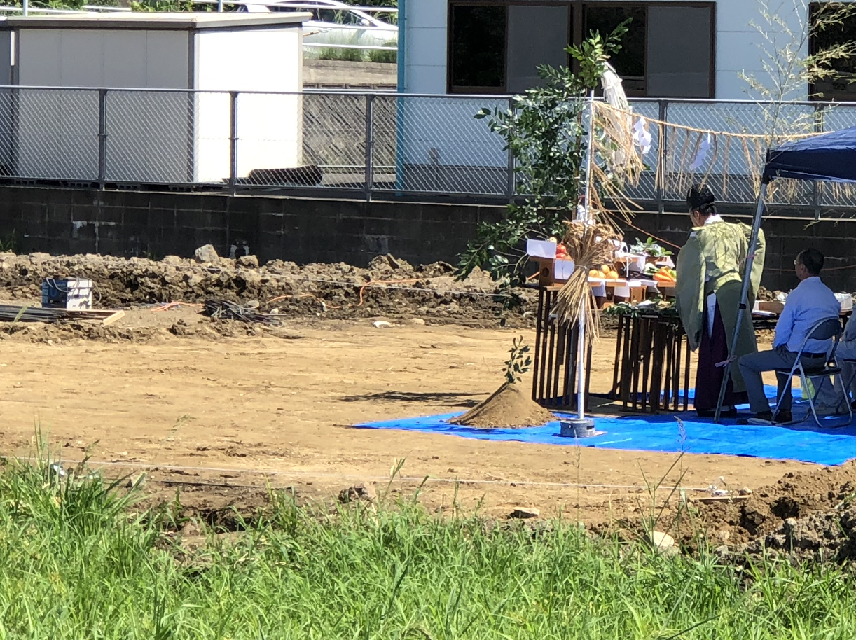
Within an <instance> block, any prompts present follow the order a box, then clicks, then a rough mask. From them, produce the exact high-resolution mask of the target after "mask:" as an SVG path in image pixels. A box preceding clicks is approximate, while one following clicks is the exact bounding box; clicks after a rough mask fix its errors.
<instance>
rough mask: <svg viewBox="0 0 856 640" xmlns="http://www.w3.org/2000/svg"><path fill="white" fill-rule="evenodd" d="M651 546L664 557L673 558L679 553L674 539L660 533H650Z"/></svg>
mask: <svg viewBox="0 0 856 640" xmlns="http://www.w3.org/2000/svg"><path fill="white" fill-rule="evenodd" d="M651 544H652V546H653V547H654V549H656V550H657V551H658V552H660V553H662V554H663V555H664V556H666V557H669V558H671V557H674V556H676V555H678V553H680V551H679V550H678V545H677V543H676V542H675V539H674V538H673V537H672V536H670V535H669V534H668V533H663V532H662V531H652V532H651Z"/></svg>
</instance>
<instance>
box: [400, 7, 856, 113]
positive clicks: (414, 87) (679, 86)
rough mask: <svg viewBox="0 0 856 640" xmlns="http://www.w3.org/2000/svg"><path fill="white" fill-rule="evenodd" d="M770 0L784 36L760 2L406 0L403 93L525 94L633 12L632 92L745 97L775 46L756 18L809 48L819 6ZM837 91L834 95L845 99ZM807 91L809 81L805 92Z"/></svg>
mask: <svg viewBox="0 0 856 640" xmlns="http://www.w3.org/2000/svg"><path fill="white" fill-rule="evenodd" d="M768 1H769V6H770V12H769V13H772V14H775V17H776V19H781V20H783V21H784V23H785V24H786V25H787V28H788V29H789V30H790V31H791V32H792V33H793V34H795V37H793V38H790V37H785V35H784V34H781V33H779V34H776V33H775V31H776V30H777V28H776V27H775V25H770V24H769V21H768V20H765V18H764V17H763V15H762V11H761V5H760V3H759V2H758V0H711V1H706V2H687V1H684V0H660V1H657V2H646V1H636V2H626V1H624V0H621V1H618V0H601V1H600V2H584V1H580V0H557V1H550V2H544V1H541V0H399V8H400V12H401V13H400V22H401V34H402V35H401V38H400V41H401V44H400V47H401V54H400V59H399V64H400V65H401V68H400V71H399V74H400V77H399V89H400V90H403V91H405V92H407V93H429V94H454V93H469V94H472V93H486V94H505V93H515V92H520V91H522V90H523V89H525V88H527V87H530V86H532V85H533V84H534V83H535V82H536V81H537V75H536V71H535V66H536V65H537V64H540V63H549V64H552V65H554V66H555V65H560V64H565V65H567V64H568V59H567V55H566V54H565V53H564V51H563V49H564V47H565V46H566V45H567V43H571V42H575V43H578V42H580V40H581V39H582V38H583V37H584V34H588V33H589V31H590V30H592V29H599V30H601V31H604V32H608V31H611V29H612V28H613V27H614V26H615V25H616V24H618V23H619V22H621V21H622V20H624V19H626V18H632V22H631V24H630V31H629V33H628V36H627V37H626V38H625V45H624V48H623V50H622V51H621V52H620V53H619V54H618V55H617V56H616V57H615V60H614V63H615V66H616V67H617V69H618V71H619V73H620V74H621V75H622V76H623V77H624V78H625V88H626V89H627V92H628V95H630V96H637V97H657V98H717V99H720V100H737V99H745V98H747V97H750V96H749V94H748V88H749V87H748V85H747V83H746V82H745V81H744V80H743V79H742V78H741V74H742V73H747V74H749V75H754V76H756V77H757V78H758V79H761V80H763V79H764V78H765V77H767V74H766V72H765V71H764V63H763V59H764V57H765V55H766V54H765V53H764V51H763V50H764V49H767V50H769V49H770V44H769V43H767V42H765V41H764V38H763V37H762V36H761V35H760V34H759V31H758V29H757V28H756V27H755V26H753V23H755V24H757V25H760V26H762V27H763V28H764V30H765V31H768V33H770V34H771V36H772V38H773V39H777V40H776V42H775V44H776V45H777V46H778V47H783V46H784V45H785V44H790V45H793V44H796V46H797V47H800V45H802V46H801V47H800V48H801V49H802V51H803V53H805V51H806V46H807V45H808V44H809V43H808V42H806V40H807V39H806V38H804V37H803V34H802V32H804V31H805V30H806V28H805V27H806V25H807V24H808V17H809V11H810V7H809V5H810V4H811V5H814V4H817V3H810V2H809V1H808V0H768ZM800 38H801V39H802V40H803V42H799V41H798V40H799V39H800ZM788 40H790V42H787V41H788ZM829 89H831V88H828V89H827V91H826V94H827V97H836V98H837V99H839V100H841V99H842V96H841V95H832V94H834V93H835V92H834V91H829ZM838 93H839V94H840V93H841V92H838ZM851 93H852V94H853V95H854V96H856V92H851ZM807 96H808V87H805V90H804V91H803V92H802V96H798V97H802V98H806V97H807ZM851 99H853V98H851Z"/></svg>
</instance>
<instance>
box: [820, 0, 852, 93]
mask: <svg viewBox="0 0 856 640" xmlns="http://www.w3.org/2000/svg"><path fill="white" fill-rule="evenodd" d="M824 4H828V3H819V2H812V3H811V5H810V8H809V11H810V15H811V24H812V25H815V24H816V21H817V20H818V13H819V12H820V11H821V9H822V5H824ZM830 8H831V9H832V10H833V11H834V5H833V6H832V7H830ZM828 12H829V9H827V15H829V13H828ZM820 15H821V16H822V15H823V14H822V13H821V14H820ZM821 19H822V18H821ZM854 41H856V16H854V15H850V16H848V17H847V18H845V19H844V20H842V21H841V22H840V23H839V24H830V25H828V26H825V27H824V29H823V30H822V31H821V30H817V29H815V28H814V27H813V28H812V30H811V33H810V37H809V51H810V52H811V54H816V53H818V52H820V51H826V50H829V49H831V48H832V47H835V46H838V45H841V44H847V43H849V42H854ZM827 67H828V68H830V69H832V70H833V71H835V75H834V76H831V77H829V78H824V79H823V80H821V81H818V82H816V83H815V84H814V85H813V86H811V87H809V94H811V97H812V98H813V99H816V100H838V101H839V102H853V101H856V57H850V58H842V59H840V60H832V61H830V63H829V64H828V65H827Z"/></svg>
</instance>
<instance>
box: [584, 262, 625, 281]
mask: <svg viewBox="0 0 856 640" xmlns="http://www.w3.org/2000/svg"><path fill="white" fill-rule="evenodd" d="M620 277H621V276H620V275H618V271H616V270H615V269H614V268H613V267H612V265H608V264H604V265H601V268H600V269H592V270H591V271H589V278H602V279H603V280H617V279H618V278H620Z"/></svg>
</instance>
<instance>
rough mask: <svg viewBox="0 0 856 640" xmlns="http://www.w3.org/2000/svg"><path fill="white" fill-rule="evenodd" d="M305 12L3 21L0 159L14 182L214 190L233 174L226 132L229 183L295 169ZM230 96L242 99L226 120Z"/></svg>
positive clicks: (83, 16) (298, 158)
mask: <svg viewBox="0 0 856 640" xmlns="http://www.w3.org/2000/svg"><path fill="white" fill-rule="evenodd" d="M309 17H310V14H308V13H270V14H249V13H228V14H224V13H120V14H115V13H108V14H97V13H89V14H62V15H39V16H28V17H14V18H9V19H8V20H6V21H5V22H4V23H3V24H4V25H5V29H4V30H2V32H0V51H5V50H6V49H7V47H10V50H11V51H12V56H11V65H9V61H7V60H0V77H2V76H6V75H9V76H10V78H9V80H3V84H9V83H10V82H11V84H12V85H17V86H18V87H20V89H17V90H10V89H5V90H4V91H3V92H2V93H0V120H3V121H4V123H5V121H6V120H8V121H9V126H10V129H11V130H13V131H14V135H13V136H4V137H3V139H2V142H3V144H2V145H0V156H2V158H0V161H2V164H8V165H12V166H14V169H12V171H13V172H14V175H26V176H31V177H35V178H45V179H77V180H94V179H98V178H100V179H101V180H103V181H108V182H114V181H115V182H159V183H199V182H214V183H220V182H222V181H224V180H227V179H228V178H229V176H230V171H231V166H230V164H231V155H230V139H231V138H232V137H233V133H235V134H236V135H235V136H234V137H235V138H237V140H238V148H237V151H236V154H235V156H236V158H235V162H236V165H237V171H236V173H237V176H238V177H245V176H247V175H248V174H249V172H250V171H251V170H253V169H283V168H290V167H297V166H300V164H301V161H302V130H301V126H302V101H301V99H300V97H299V96H298V95H297V94H296V92H299V91H301V89H302V84H303V78H302V68H303V66H302V64H303V52H302V45H303V30H302V23H303V21H304V20H306V19H307V18H309ZM4 42H5V44H4ZM0 58H2V55H0ZM10 67H11V73H10V74H7V72H8V71H9V69H10ZM25 87H33V88H32V89H29V88H25ZM52 87H56V88H62V89H63V90H62V91H53V90H51V88H52ZM70 88H77V90H69V89H70ZM104 89H106V91H105V90H104ZM99 90H100V91H99ZM153 90H155V91H153ZM229 92H242V93H240V94H239V95H238V97H237V104H236V105H235V108H234V112H235V113H234V116H233V113H232V112H233V108H232V107H233V105H232V104H231V102H232V96H231V95H230V93H229ZM275 92H277V93H275ZM285 92H290V93H291V95H287V93H285ZM13 98H14V99H13ZM233 117H234V118H235V120H236V121H235V122H234V123H233V121H232V119H233ZM233 126H234V128H235V131H234V132H233ZM99 145H103V147H101V148H99ZM7 156H8V157H7ZM101 161H103V164H102V162H101ZM99 164H102V166H100V167H99ZM99 174H100V175H99Z"/></svg>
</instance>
